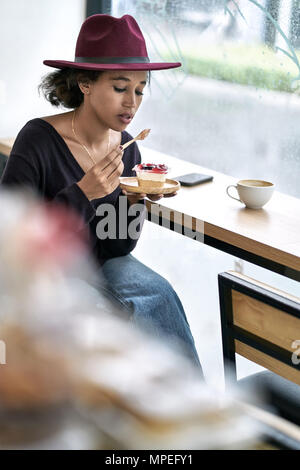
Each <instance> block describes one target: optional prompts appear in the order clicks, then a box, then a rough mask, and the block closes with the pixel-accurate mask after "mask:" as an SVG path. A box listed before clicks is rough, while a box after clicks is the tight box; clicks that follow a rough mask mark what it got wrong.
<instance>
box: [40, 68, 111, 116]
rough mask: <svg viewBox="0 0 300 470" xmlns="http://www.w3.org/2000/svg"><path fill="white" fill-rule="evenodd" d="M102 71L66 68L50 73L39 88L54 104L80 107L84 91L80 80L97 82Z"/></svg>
mask: <svg viewBox="0 0 300 470" xmlns="http://www.w3.org/2000/svg"><path fill="white" fill-rule="evenodd" d="M101 73H102V72H101V71H96V70H83V69H72V68H64V69H60V70H56V71H55V72H52V73H49V74H47V75H45V76H44V77H43V78H42V81H41V83H40V84H39V87H38V90H39V92H42V93H43V95H44V97H45V98H46V100H47V101H49V102H50V103H51V104H53V106H64V107H65V108H72V109H73V108H78V107H79V106H80V105H81V103H82V102H83V93H82V91H81V90H80V88H79V86H78V82H82V83H85V82H88V81H90V82H95V81H96V80H97V79H98V77H99V76H100V74H101Z"/></svg>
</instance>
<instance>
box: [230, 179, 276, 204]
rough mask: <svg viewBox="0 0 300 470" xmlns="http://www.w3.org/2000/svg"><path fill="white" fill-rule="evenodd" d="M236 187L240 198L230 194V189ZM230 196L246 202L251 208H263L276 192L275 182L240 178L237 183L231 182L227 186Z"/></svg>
mask: <svg viewBox="0 0 300 470" xmlns="http://www.w3.org/2000/svg"><path fill="white" fill-rule="evenodd" d="M230 188H235V189H236V190H237V192H238V195H239V198H237V197H234V196H232V195H231V194H229V189H230ZM226 192H227V194H228V196H229V197H231V198H232V199H235V200H236V201H239V202H241V203H244V204H245V205H246V206H247V207H249V209H261V208H262V207H263V206H264V205H265V204H266V203H267V202H268V201H269V200H270V199H271V196H272V194H273V192H274V184H273V183H270V182H269V181H263V180H240V181H238V182H237V184H236V185H235V184H231V185H229V186H228V187H227V188H226Z"/></svg>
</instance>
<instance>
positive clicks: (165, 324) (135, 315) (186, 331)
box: [95, 254, 202, 374]
mask: <svg viewBox="0 0 300 470" xmlns="http://www.w3.org/2000/svg"><path fill="white" fill-rule="evenodd" d="M101 275H102V276H101V278H102V277H103V279H101V280H100V279H99V284H98V286H95V287H97V288H98V289H99V290H100V291H101V290H102V287H104V289H105V294H106V296H107V293H108V295H109V296H110V297H111V300H112V301H113V303H114V304H115V303H117V304H118V306H119V307H120V306H121V307H122V310H125V312H126V314H127V315H129V318H130V320H131V321H133V323H135V324H137V325H138V326H139V327H142V328H143V329H145V330H146V331H147V332H148V333H150V334H154V335H155V336H156V337H158V338H160V339H168V340H169V341H170V343H172V342H173V343H176V344H177V345H179V346H180V348H181V350H182V352H183V353H184V354H185V355H186V356H187V357H188V358H189V359H191V360H192V362H193V363H194V365H196V366H197V368H198V370H199V372H200V373H201V374H202V369H201V366H200V362H199V358H198V355H197V351H196V348H195V344H194V339H193V336H192V333H191V330H190V327H189V324H188V321H187V318H186V315H185V312H184V309H183V306H182V304H181V302H180V299H179V297H178V296H177V294H176V292H175V291H174V289H173V288H172V286H171V285H170V283H169V282H168V281H167V280H166V279H164V278H163V277H162V276H160V275H159V274H157V273H156V272H155V271H153V270H152V269H150V268H148V267H147V266H145V265H144V264H143V263H141V262H140V261H138V260H137V259H136V258H134V256H132V255H131V254H129V255H126V256H119V257H117V258H112V259H109V260H107V261H106V262H105V263H104V265H103V266H102V268H101ZM99 278H100V276H99ZM102 292H103V290H102Z"/></svg>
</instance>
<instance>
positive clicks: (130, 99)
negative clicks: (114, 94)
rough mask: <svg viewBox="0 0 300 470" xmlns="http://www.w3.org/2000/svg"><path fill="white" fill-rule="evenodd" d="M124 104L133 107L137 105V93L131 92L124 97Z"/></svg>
mask: <svg viewBox="0 0 300 470" xmlns="http://www.w3.org/2000/svg"><path fill="white" fill-rule="evenodd" d="M124 106H126V107H127V108H133V107H135V106H136V96H135V93H132V94H131V93H130V94H128V95H126V96H125V97H124Z"/></svg>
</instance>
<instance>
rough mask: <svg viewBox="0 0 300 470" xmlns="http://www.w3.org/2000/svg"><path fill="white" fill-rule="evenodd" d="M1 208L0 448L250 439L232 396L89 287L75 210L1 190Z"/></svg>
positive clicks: (213, 444)
mask: <svg viewBox="0 0 300 470" xmlns="http://www.w3.org/2000/svg"><path fill="white" fill-rule="evenodd" d="M0 210H1V215H2V217H1V223H0V261H1V262H0V281H1V282H0V340H1V341H2V342H3V343H4V344H5V345H6V356H7V357H6V363H5V364H1V365H0V448H34V449H38V448H44V449H45V448H59V449H63V448H67V449H76V448H86V449H182V448H184V449H226V448H247V446H249V445H251V443H252V442H253V440H254V439H255V438H256V436H257V433H258V430H257V427H256V425H255V424H254V421H253V420H251V419H250V418H249V417H248V416H247V413H244V412H243V411H242V408H241V407H239V406H238V405H237V402H236V401H235V398H234V397H230V396H228V395H227V396H225V395H222V394H220V392H219V391H214V390H211V389H210V388H209V387H208V386H207V385H205V384H204V383H203V382H202V381H200V379H198V373H197V372H196V371H194V369H193V366H191V365H190V363H189V362H187V361H186V360H185V359H184V358H183V357H182V356H180V354H179V352H176V351H175V350H172V349H171V348H167V347H166V346H165V345H163V344H160V343H158V341H157V340H154V339H153V338H152V337H148V336H147V335H146V334H145V333H143V332H142V331H139V330H138V329H137V328H136V327H135V326H134V325H133V324H131V323H130V321H128V320H125V319H124V318H122V317H121V316H120V315H118V312H115V311H114V312H113V311H112V306H111V304H110V303H109V302H108V301H107V299H105V298H104V297H102V296H101V295H100V293H98V297H97V302H96V301H95V297H93V296H91V295H90V291H89V290H88V288H87V285H88V284H87V283H85V282H84V277H85V276H86V277H87V278H88V276H89V274H90V273H91V272H92V271H93V268H92V266H90V265H89V262H88V257H87V251H86V249H85V243H84V240H83V239H82V236H81V235H79V233H80V232H78V230H77V228H76V227H78V221H77V220H75V219H76V218H74V217H75V216H73V214H70V213H68V212H66V211H63V209H61V208H54V207H51V206H45V205H41V203H40V202H38V201H37V200H34V199H31V198H30V197H29V196H26V197H25V196H18V195H16V194H14V195H10V194H9V193H2V194H1V195H0ZM74 227H75V228H76V229H74ZM96 304H97V305H96ZM229 431H230V432H229Z"/></svg>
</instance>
